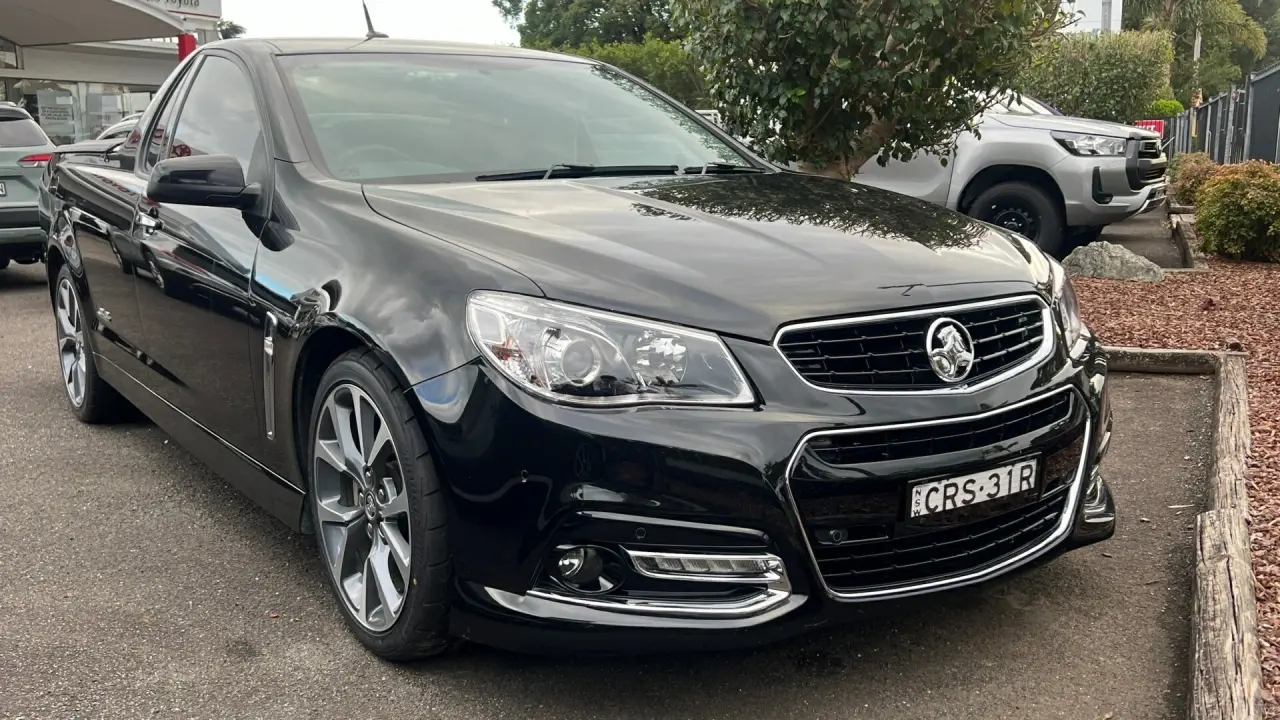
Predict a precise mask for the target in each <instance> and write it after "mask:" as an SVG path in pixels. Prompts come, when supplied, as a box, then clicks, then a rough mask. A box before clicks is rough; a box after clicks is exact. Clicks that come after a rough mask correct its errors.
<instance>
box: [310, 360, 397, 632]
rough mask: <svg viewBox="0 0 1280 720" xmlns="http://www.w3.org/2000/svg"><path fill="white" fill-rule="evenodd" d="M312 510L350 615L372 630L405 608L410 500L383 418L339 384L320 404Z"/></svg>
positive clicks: (364, 397)
mask: <svg viewBox="0 0 1280 720" xmlns="http://www.w3.org/2000/svg"><path fill="white" fill-rule="evenodd" d="M313 456H314V463H313V469H312V478H313V485H314V486H313V488H312V489H313V492H314V495H315V497H314V500H313V503H314V505H313V508H314V510H315V519H316V525H317V527H316V531H317V534H318V536H319V538H320V548H321V552H322V554H323V556H324V560H325V564H326V565H327V566H328V568H329V572H330V574H331V575H332V576H333V580H334V584H335V586H336V587H337V588H338V594H339V595H341V596H342V600H343V602H344V603H345V604H346V606H347V610H348V611H349V612H350V613H351V615H352V617H354V618H355V619H356V621H357V622H359V623H360V624H361V625H362V626H364V627H365V628H368V629H369V630H371V631H374V632H381V631H384V630H387V629H389V628H390V627H391V626H392V625H393V624H395V621H396V619H397V618H398V617H399V616H400V612H401V610H402V609H403V608H404V601H405V595H406V593H407V592H408V589H409V582H410V564H409V561H410V559H411V558H412V546H411V540H410V538H412V534H411V531H410V519H409V495H408V487H407V485H406V484H405V480H404V475H403V472H402V470H401V462H400V458H399V456H398V455H397V454H396V447H395V442H394V441H393V440H392V438H391V429H390V427H388V425H387V423H386V420H385V419H384V418H383V416H382V412H381V411H379V410H378V406H377V405H376V404H375V403H374V402H373V399H372V398H370V397H369V395H368V394H367V393H365V391H363V390H361V389H360V388H359V387H357V386H355V385H353V384H350V383H343V384H340V385H337V386H335V387H334V388H333V389H332V390H331V391H330V392H329V394H328V396H327V397H325V399H324V404H323V405H322V406H321V411H320V417H319V419H318V423H317V427H316V433H315V447H314V448H313Z"/></svg>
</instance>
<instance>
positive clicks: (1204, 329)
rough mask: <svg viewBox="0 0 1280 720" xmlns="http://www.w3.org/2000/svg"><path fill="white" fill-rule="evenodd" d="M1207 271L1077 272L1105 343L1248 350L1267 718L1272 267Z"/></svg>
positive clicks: (1278, 575) (1273, 598)
mask: <svg viewBox="0 0 1280 720" xmlns="http://www.w3.org/2000/svg"><path fill="white" fill-rule="evenodd" d="M1207 265H1208V268H1209V272H1204V273H1176V274H1171V275H1169V276H1168V277H1167V279H1166V280H1165V281H1164V282H1161V283H1155V284H1148V283H1136V282H1121V281H1111V280H1097V279H1090V278H1076V279H1074V280H1073V283H1074V285H1075V287H1076V289H1077V291H1078V292H1079V295H1080V299H1081V305H1082V310H1083V313H1084V316H1085V319H1086V321H1087V322H1088V323H1089V326H1090V327H1091V328H1092V329H1093V330H1094V332H1095V333H1097V334H1098V335H1099V336H1100V337H1101V338H1102V339H1103V341H1104V342H1105V343H1107V344H1108V345H1128V346H1134V347H1148V348H1185V349H1195V350H1239V351H1243V352H1245V353H1246V354H1247V355H1248V362H1247V371H1248V382H1249V407H1250V420H1251V422H1252V445H1253V447H1252V455H1251V457H1250V461H1249V477H1248V487H1249V495H1250V510H1251V515H1252V521H1251V533H1250V534H1251V544H1252V554H1253V571H1254V575H1255V577H1256V581H1257V598H1258V617H1259V628H1258V632H1259V637H1260V643H1261V655H1262V667H1263V675H1264V678H1265V681H1266V686H1265V688H1264V691H1263V697H1264V700H1265V702H1266V705H1267V714H1268V717H1280V559H1278V558H1277V552H1278V551H1280V438H1278V437H1277V436H1276V432H1275V430H1276V422H1277V421H1276V418H1277V415H1278V413H1280V306H1277V304H1276V299H1277V298H1280V266H1276V265H1268V264H1255V263H1236V262H1227V261H1223V260H1217V259H1209V260H1207Z"/></svg>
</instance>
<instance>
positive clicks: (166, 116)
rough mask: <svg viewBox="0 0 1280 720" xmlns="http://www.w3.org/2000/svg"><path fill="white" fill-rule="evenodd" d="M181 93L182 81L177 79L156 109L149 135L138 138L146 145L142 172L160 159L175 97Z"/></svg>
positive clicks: (149, 168)
mask: <svg viewBox="0 0 1280 720" xmlns="http://www.w3.org/2000/svg"><path fill="white" fill-rule="evenodd" d="M181 94H182V82H181V81H179V82H176V83H174V84H173V90H171V91H170V92H169V94H168V95H167V96H166V97H165V98H164V105H163V106H162V107H161V108H160V109H159V110H158V111H156V122H155V124H154V125H152V127H151V137H150V138H145V139H141V140H140V142H146V146H147V154H146V157H144V158H143V162H142V169H143V171H144V172H150V171H151V166H152V165H155V164H156V163H158V162H160V160H161V157H160V154H161V153H162V152H164V146H165V141H167V140H168V139H169V126H170V125H171V124H172V123H173V113H174V110H175V108H177V107H178V103H177V99H178V96H179V95H181ZM130 142H132V138H131V139H130Z"/></svg>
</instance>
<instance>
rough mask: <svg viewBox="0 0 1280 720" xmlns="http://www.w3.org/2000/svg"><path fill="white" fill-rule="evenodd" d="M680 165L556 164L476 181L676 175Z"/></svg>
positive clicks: (486, 177) (494, 175) (495, 175)
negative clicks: (541, 168)
mask: <svg viewBox="0 0 1280 720" xmlns="http://www.w3.org/2000/svg"><path fill="white" fill-rule="evenodd" d="M679 170H680V166H679V165H580V164H576V163H556V164H555V165H552V166H551V167H549V168H546V169H543V170H517V171H515V172H506V173H492V174H490V175H477V176H476V180H480V181H484V180H550V179H552V178H577V177H611V176H612V177H624V176H627V175H675V174H676V173H677V172H679Z"/></svg>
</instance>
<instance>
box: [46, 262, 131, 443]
mask: <svg viewBox="0 0 1280 720" xmlns="http://www.w3.org/2000/svg"><path fill="white" fill-rule="evenodd" d="M64 283H65V284H66V286H67V287H68V288H69V289H70V291H71V292H72V293H74V294H75V302H76V303H77V306H78V307H79V308H80V309H81V311H83V308H84V303H83V302H82V300H81V298H80V291H79V289H78V288H77V286H76V280H75V277H74V276H73V275H72V274H71V269H70V268H68V267H67V266H65V265H64V266H63V267H62V269H61V270H59V271H58V277H57V278H56V279H55V280H54V288H53V307H54V320H53V322H54V333H55V337H57V338H59V364H58V371H59V373H60V374H61V373H63V372H64V368H63V365H62V362H61V360H62V354H61V336H60V335H59V334H58V327H57V326H58V323H59V319H58V313H57V309H58V294H59V292H60V291H61V289H62V288H63V286H64ZM82 328H83V330H82V332H81V336H82V337H83V341H82V342H83V347H82V349H81V353H82V355H83V358H84V394H83V397H82V399H81V401H80V402H79V404H77V403H76V399H75V397H73V396H72V392H71V390H70V389H69V388H68V387H67V384H66V380H65V377H63V387H64V389H66V390H67V391H66V393H65V397H66V398H67V405H69V406H70V407H71V412H72V414H74V415H75V416H76V418H77V419H78V420H79V421H80V422H82V423H85V424H88V425H109V424H113V423H119V422H125V421H129V420H133V419H135V418H136V417H137V416H138V411H137V410H136V409H135V408H134V407H133V405H132V404H131V403H130V402H129V401H128V400H125V399H124V397H123V396H122V395H120V393H118V392H116V389H115V388H113V387H111V386H110V385H109V384H107V381H106V380H103V379H102V376H101V375H99V374H98V366H97V363H96V361H95V360H94V356H93V333H92V332H91V331H90V326H89V321H88V319H87V318H84V319H83V320H82Z"/></svg>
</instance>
